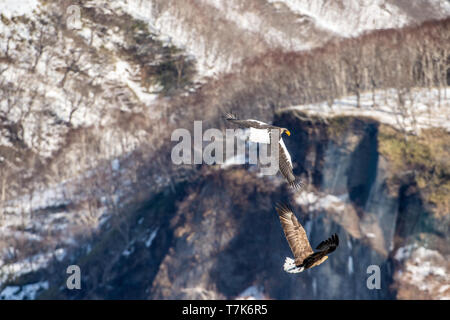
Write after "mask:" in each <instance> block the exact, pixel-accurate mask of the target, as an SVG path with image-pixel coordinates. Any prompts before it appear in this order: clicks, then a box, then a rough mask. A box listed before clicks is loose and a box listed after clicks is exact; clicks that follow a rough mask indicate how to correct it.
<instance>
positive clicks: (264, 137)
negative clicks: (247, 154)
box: [225, 113, 303, 189]
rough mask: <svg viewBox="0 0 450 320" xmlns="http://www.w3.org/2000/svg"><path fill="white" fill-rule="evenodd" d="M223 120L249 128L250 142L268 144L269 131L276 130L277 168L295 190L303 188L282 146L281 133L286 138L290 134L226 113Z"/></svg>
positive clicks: (282, 129)
mask: <svg viewBox="0 0 450 320" xmlns="http://www.w3.org/2000/svg"><path fill="white" fill-rule="evenodd" d="M225 119H227V120H228V121H230V122H232V123H234V124H236V125H238V126H239V127H241V128H250V138H249V140H250V141H253V142H263V143H270V142H271V140H270V139H271V138H270V131H269V130H270V129H278V130H280V139H279V141H278V147H279V149H278V150H279V162H278V167H279V169H280V171H281V174H282V175H283V176H284V177H285V178H286V180H287V181H288V183H289V184H290V185H291V186H292V187H293V188H295V189H299V188H301V187H302V186H303V183H302V182H301V180H300V179H299V178H297V177H295V176H294V172H293V171H292V170H293V167H292V160H291V155H290V154H289V152H288V150H287V148H286V145H285V144H284V141H283V138H282V137H281V136H282V134H283V133H286V134H287V135H288V136H290V135H291V132H290V131H289V130H288V129H286V128H281V127H277V126H274V125H270V124H267V123H265V122H262V121H259V120H254V119H247V120H241V119H238V118H237V117H236V116H235V115H234V114H231V113H227V114H226V115H225Z"/></svg>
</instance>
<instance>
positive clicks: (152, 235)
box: [145, 228, 159, 248]
mask: <svg viewBox="0 0 450 320" xmlns="http://www.w3.org/2000/svg"><path fill="white" fill-rule="evenodd" d="M158 229H159V228H156V229H155V230H153V231H152V232H151V233H150V235H149V236H148V239H147V240H146V241H145V246H146V247H147V248H150V246H151V245H152V242H153V240H155V237H156V234H157V233H158Z"/></svg>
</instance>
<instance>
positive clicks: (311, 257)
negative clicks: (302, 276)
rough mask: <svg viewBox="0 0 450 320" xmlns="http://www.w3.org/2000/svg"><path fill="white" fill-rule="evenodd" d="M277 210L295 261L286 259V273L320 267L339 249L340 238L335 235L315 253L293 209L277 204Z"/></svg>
mask: <svg viewBox="0 0 450 320" xmlns="http://www.w3.org/2000/svg"><path fill="white" fill-rule="evenodd" d="M275 210H276V211H277V213H278V215H279V217H280V222H281V226H282V228H283V231H284V235H285V236H286V239H287V242H288V243H289V247H291V251H292V253H293V254H294V259H295V260H294V259H291V258H289V257H286V261H285V262H284V271H286V272H289V273H299V272H302V271H303V270H305V269H309V268H312V267H315V266H318V265H320V264H322V263H323V262H324V261H325V260H327V259H328V254H330V253H331V252H333V251H334V250H336V248H337V247H338V245H339V237H338V235H337V234H334V235H332V236H331V237H330V238H329V239H327V240H325V241H322V242H321V243H320V244H319V245H318V246H317V248H316V250H318V251H317V252H314V251H313V249H312V248H311V245H310V244H309V241H308V237H307V236H306V232H305V229H303V227H302V225H301V224H300V223H299V222H298V220H297V218H296V217H295V215H294V212H293V211H292V209H291V208H290V207H289V206H287V205H283V204H277V206H276V208H275Z"/></svg>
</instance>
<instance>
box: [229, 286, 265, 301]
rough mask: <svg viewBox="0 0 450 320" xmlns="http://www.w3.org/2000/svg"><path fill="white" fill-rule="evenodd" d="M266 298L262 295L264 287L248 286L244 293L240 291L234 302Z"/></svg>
mask: <svg viewBox="0 0 450 320" xmlns="http://www.w3.org/2000/svg"><path fill="white" fill-rule="evenodd" d="M264 299H266V296H265V295H264V287H260V286H256V285H253V286H250V287H248V288H247V289H245V290H244V291H242V292H241V293H240V294H239V295H238V296H237V297H236V300H264Z"/></svg>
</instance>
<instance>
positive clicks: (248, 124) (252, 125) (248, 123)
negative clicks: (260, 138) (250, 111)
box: [225, 113, 279, 129]
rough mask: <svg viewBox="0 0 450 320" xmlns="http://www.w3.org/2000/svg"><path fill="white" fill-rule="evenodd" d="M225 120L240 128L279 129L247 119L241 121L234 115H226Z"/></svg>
mask: <svg viewBox="0 0 450 320" xmlns="http://www.w3.org/2000/svg"><path fill="white" fill-rule="evenodd" d="M225 119H226V120H228V121H230V122H232V123H234V124H236V125H238V126H239V127H241V128H255V129H279V127H276V126H273V125H270V124H268V123H265V122H262V121H259V120H254V119H247V120H241V119H238V118H237V117H236V115H235V114H232V113H226V114H225Z"/></svg>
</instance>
